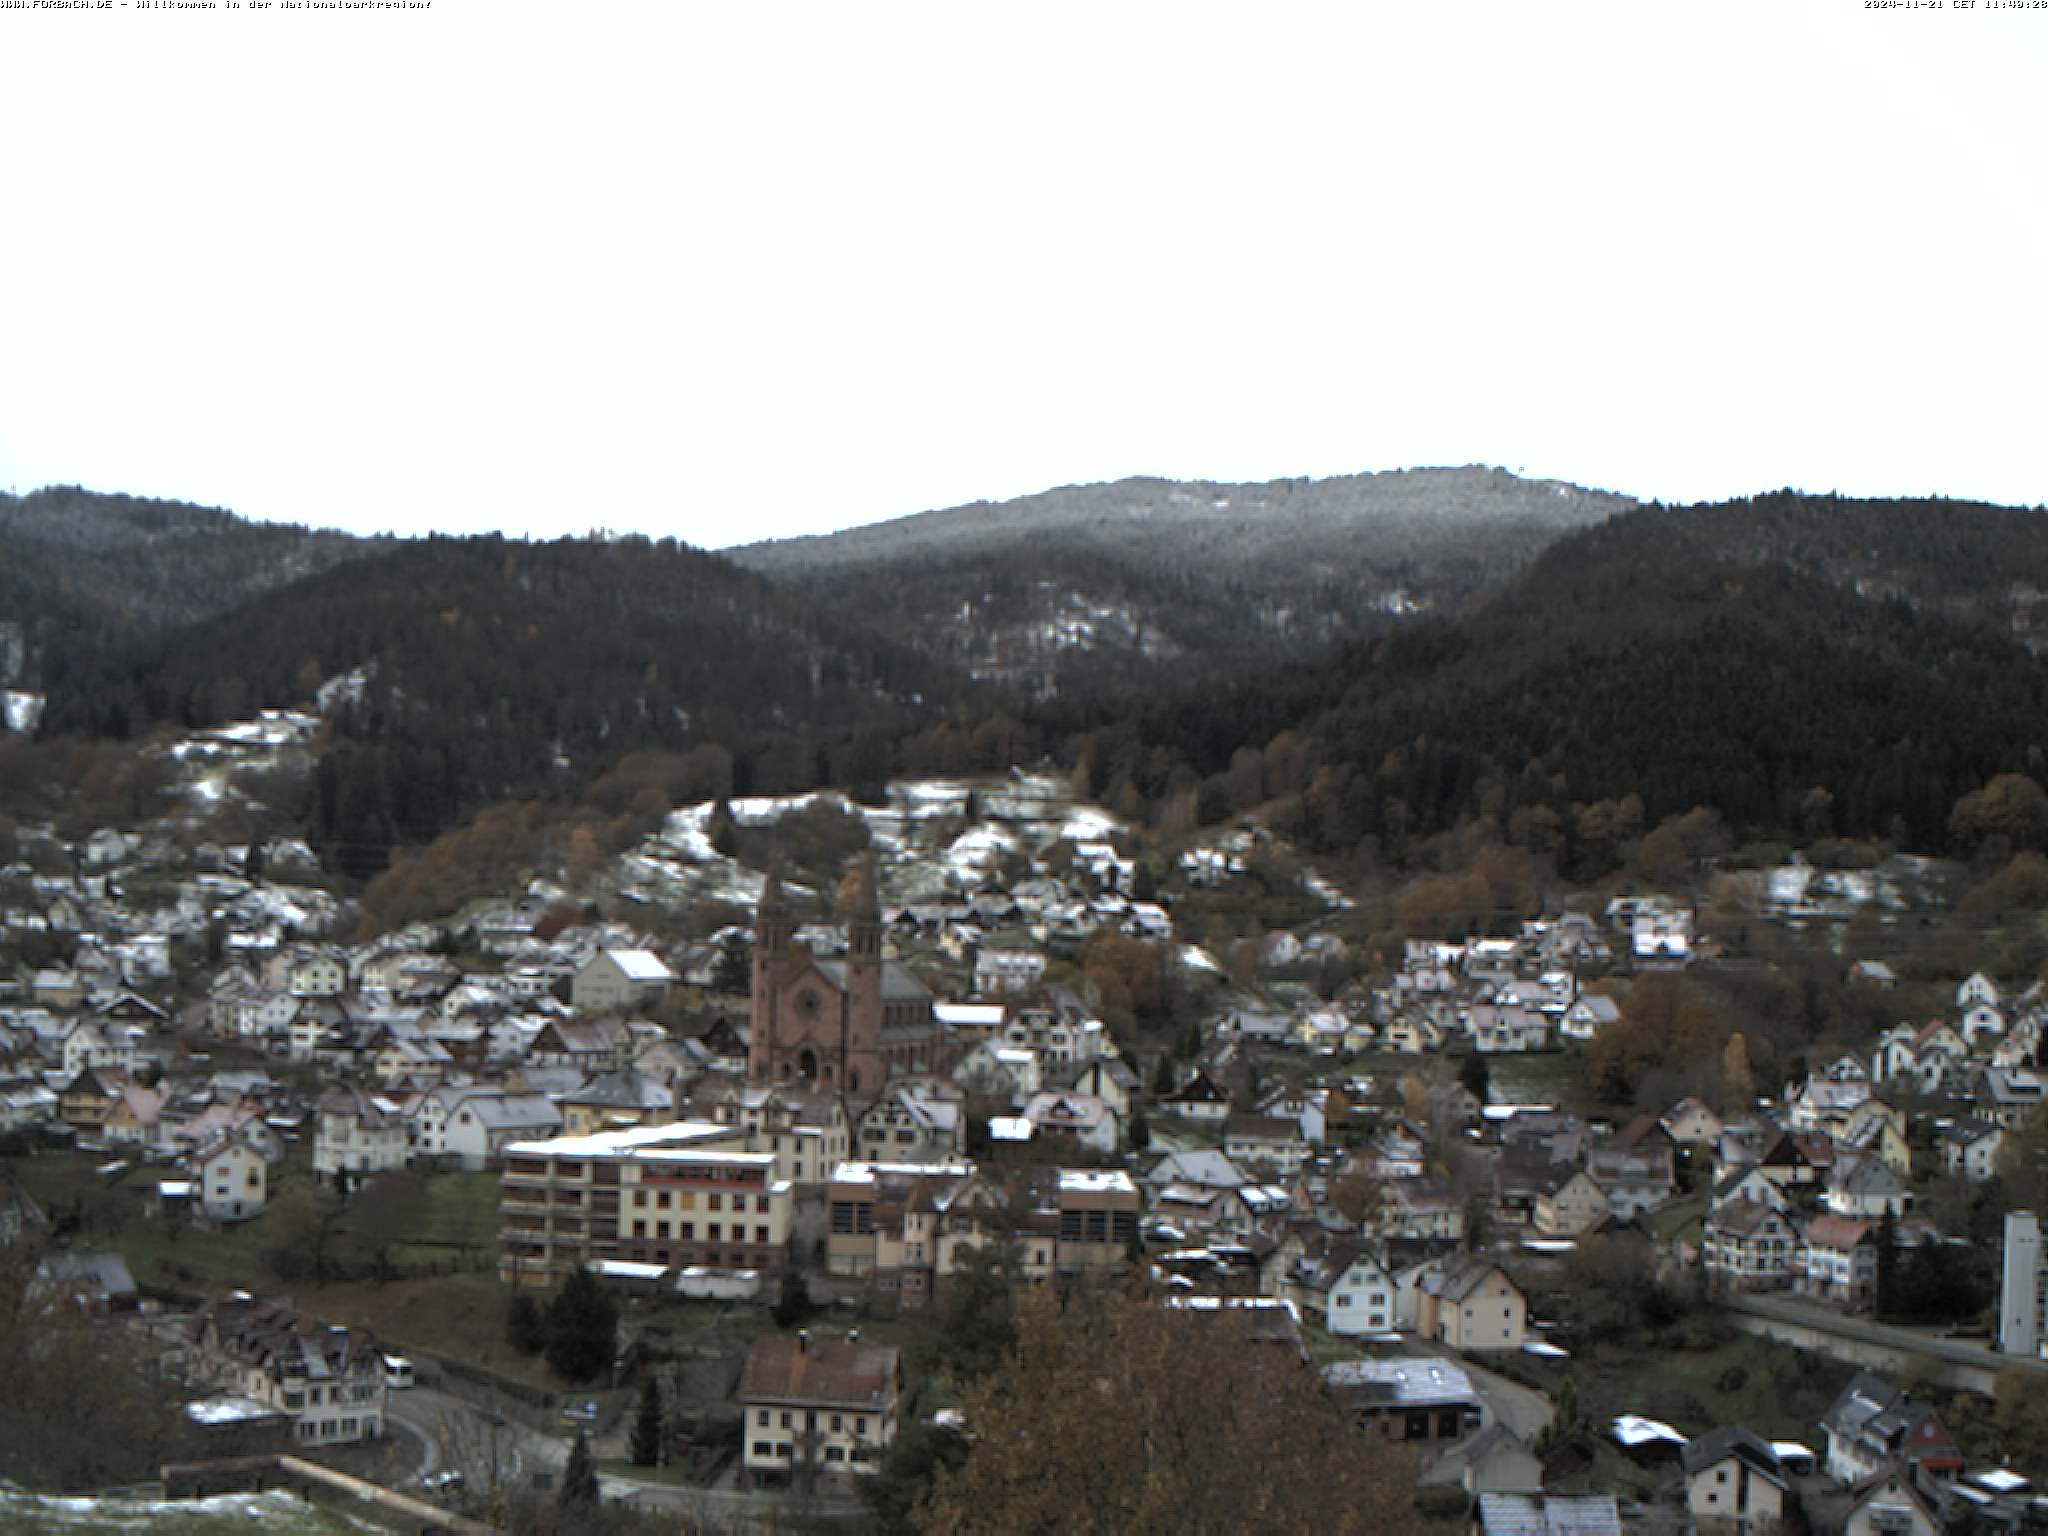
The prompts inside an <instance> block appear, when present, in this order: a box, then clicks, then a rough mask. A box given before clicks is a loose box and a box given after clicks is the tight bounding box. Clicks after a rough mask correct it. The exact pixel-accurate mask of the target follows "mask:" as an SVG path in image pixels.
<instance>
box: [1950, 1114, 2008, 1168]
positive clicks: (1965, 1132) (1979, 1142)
mask: <svg viewBox="0 0 2048 1536" xmlns="http://www.w3.org/2000/svg"><path fill="white" fill-rule="evenodd" d="M2004 1139H2005V1128H2004V1127H2003V1126H2001V1125H1999V1124H1998V1123H1997V1122H1996V1121H1994V1120H1980V1119H1977V1118H1976V1117H1975V1116H1972V1117H1971V1118H1969V1119H1966V1120H1956V1121H1952V1122H1950V1123H1949V1124H1948V1125H1945V1126H1942V1127H1941V1129H1940V1131H1939V1132H1938V1133H1937V1135H1936V1140H1937V1142H1938V1144H1939V1145H1940V1147H1941V1167H1942V1171H1943V1172H1944V1173H1946V1174H1947V1175H1948V1176H1949V1177H1950V1178H1952V1179H1961V1180H1962V1181H1963V1182H1964V1183H1966V1184H1982V1183H1984V1182H1986V1181H1987V1180H1989V1179H1990V1178H1992V1177H1993V1176H1994V1175H1995V1174H1996V1173H1997V1172H1998V1149H1999V1147H2000V1145H2001V1144H2002V1143H2003V1142H2004Z"/></svg>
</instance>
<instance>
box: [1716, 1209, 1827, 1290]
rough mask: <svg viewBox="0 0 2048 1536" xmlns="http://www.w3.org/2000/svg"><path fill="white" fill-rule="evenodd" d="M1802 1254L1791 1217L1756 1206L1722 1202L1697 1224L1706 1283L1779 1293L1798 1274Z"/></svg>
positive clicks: (1778, 1211) (1736, 1288)
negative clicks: (1699, 1225) (1700, 1226)
mask: <svg viewBox="0 0 2048 1536" xmlns="http://www.w3.org/2000/svg"><path fill="white" fill-rule="evenodd" d="M1802 1252H1803V1250H1802V1248H1801V1246H1800V1237H1799V1230H1798V1228H1796V1227H1794V1226H1793V1225H1792V1221H1791V1218H1790V1217H1788V1216H1787V1215H1786V1214H1785V1213H1784V1212H1783V1211H1780V1210H1777V1209H1775V1208H1773V1207H1771V1206H1769V1205H1765V1204H1763V1203H1761V1202H1759V1201H1755V1200H1729V1201H1726V1202H1724V1203H1723V1204H1720V1205H1717V1206H1715V1207H1714V1208H1713V1209H1712V1210H1710V1211H1708V1212H1707V1215H1706V1219H1705V1221H1704V1222H1703V1223H1702V1230H1701V1249H1700V1262H1701V1264H1702V1265H1703V1267H1704V1268H1705V1270H1706V1273H1707V1279H1708V1282H1709V1283H1710V1284H1719V1285H1724V1286H1727V1287H1729V1288H1730V1289H1733V1290H1741V1291H1753V1290H1776V1289H1779V1288H1781V1287H1783V1286H1785V1285H1788V1284H1790V1283H1791V1281H1792V1279H1793V1277H1794V1276H1795V1275H1797V1274H1798V1273H1800V1271H1801V1268H1802Z"/></svg>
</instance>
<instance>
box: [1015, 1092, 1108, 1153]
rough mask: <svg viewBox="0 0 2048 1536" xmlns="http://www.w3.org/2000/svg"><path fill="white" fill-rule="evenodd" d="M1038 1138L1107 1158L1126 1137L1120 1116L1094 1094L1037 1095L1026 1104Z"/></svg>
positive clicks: (1025, 1111) (1051, 1093)
mask: <svg viewBox="0 0 2048 1536" xmlns="http://www.w3.org/2000/svg"><path fill="white" fill-rule="evenodd" d="M1024 1119H1026V1120H1027V1121H1029V1122H1030V1124H1031V1127H1032V1130H1033V1133H1034V1135H1036V1136H1037V1137H1039V1138H1041V1139H1043V1138H1046V1137H1051V1138H1052V1139H1053V1140H1054V1141H1056V1142H1058V1143H1063V1144H1066V1145H1069V1146H1073V1147H1078V1148H1080V1149H1082V1150H1084V1151H1089V1152H1099V1153H1102V1154H1104V1155H1109V1154H1111V1153H1114V1152H1115V1151H1116V1149H1117V1143H1118V1141H1119V1140H1120V1139H1121V1137H1122V1126H1121V1124H1120V1123H1119V1121H1118V1120H1117V1117H1116V1112H1115V1111H1114V1110H1112V1109H1111V1108H1110V1107H1109V1106H1108V1105H1107V1104H1105V1103H1103V1102H1102V1100H1100V1099H1098V1098H1096V1097H1095V1096H1094V1095H1093V1094H1090V1093H1060V1092H1041V1093H1034V1094H1033V1095H1032V1096H1031V1097H1030V1098H1029V1099H1028V1100H1026V1101H1025V1104H1024Z"/></svg>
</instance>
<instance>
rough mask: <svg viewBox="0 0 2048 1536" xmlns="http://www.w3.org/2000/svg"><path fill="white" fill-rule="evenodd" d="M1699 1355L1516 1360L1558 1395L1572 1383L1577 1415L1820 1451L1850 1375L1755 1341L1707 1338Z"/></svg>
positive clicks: (1638, 1353)
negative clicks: (1630, 1418) (1742, 1434)
mask: <svg viewBox="0 0 2048 1536" xmlns="http://www.w3.org/2000/svg"><path fill="white" fill-rule="evenodd" d="M1711 1336H1712V1337H1713V1338H1714V1340H1715V1342H1713V1343H1712V1344H1711V1346H1710V1347H1707V1348H1700V1349H1681V1348H1668V1347H1662V1346H1659V1345H1645V1346H1643V1347H1641V1348H1621V1347H1618V1346H1615V1345H1612V1344H1605V1343H1595V1344H1592V1345H1589V1346H1584V1347H1582V1348H1581V1350H1580V1352H1579V1354H1578V1355H1577V1356H1576V1357H1575V1358H1574V1359H1572V1360H1570V1361H1564V1362H1558V1363H1556V1364H1541V1363H1538V1362H1536V1361H1534V1360H1533V1359H1518V1360H1517V1362H1516V1365H1517V1368H1518V1370H1519V1371H1520V1372H1521V1373H1522V1374H1526V1375H1529V1376H1531V1377H1532V1378H1534V1379H1536V1380H1537V1381H1539V1382H1540V1383H1541V1385H1542V1387H1543V1390H1545V1391H1546V1392H1548V1393H1549V1394H1550V1395H1551V1396H1552V1397H1555V1396H1556V1395H1557V1392H1558V1390H1559V1388H1561V1387H1562V1386H1563V1385H1564V1383H1565V1381H1566V1380H1570V1381H1571V1382H1572V1384H1573V1387H1574V1389H1575V1390H1576V1392H1577V1393H1578V1399H1579V1410H1580V1413H1581V1414H1582V1415H1583V1416H1584V1418H1585V1419H1587V1420H1588V1421H1589V1422H1591V1423H1593V1424H1596V1425H1598V1424H1605V1423H1606V1422H1607V1421H1609V1420H1611V1419H1613V1418H1615V1417H1617V1416H1618V1415H1620V1414H1624V1413H1634V1414H1641V1415H1642V1416H1643V1417H1645V1418H1651V1419H1661V1420H1663V1421H1664V1422H1665V1423H1668V1424H1671V1425H1673V1426H1675V1427H1676V1428H1677V1429H1679V1430H1680V1431H1682V1432H1683V1433H1685V1434H1688V1435H1696V1434H1699V1433H1701V1432H1703V1431H1705V1430H1708V1429H1712V1428H1714V1427H1715V1426H1717V1425H1722V1424H1739V1425H1741V1426H1743V1427H1744V1428H1746V1429H1750V1430H1753V1431H1755V1432H1756V1433H1757V1434H1759V1435H1762V1436H1763V1437H1764V1438H1765V1439H1769V1440H1802V1441H1805V1442H1806V1443H1807V1444H1808V1445H1812V1444H1813V1443H1814V1437H1815V1436H1816V1435H1818V1434H1819V1429H1818V1428H1817V1424H1818V1421H1819V1419H1820V1416H1821V1414H1822V1413H1823V1412H1825V1411H1826V1409H1827V1407H1828V1405H1829V1404H1830V1403H1832V1402H1833V1401H1834V1399H1835V1397H1836V1395H1837V1394H1838V1393H1839V1392H1840V1391H1841V1389H1842V1388H1843V1387H1844V1386H1846V1385H1847V1384H1848V1381H1849V1378H1850V1376H1851V1375H1853V1374H1854V1370H1853V1368H1852V1367H1850V1366H1847V1365H1843V1364H1841V1363H1840V1362H1838V1361H1833V1360H1828V1359H1825V1358H1823V1357H1821V1356H1818V1355H1809V1354H1805V1353H1803V1352H1801V1351H1799V1350H1796V1349H1791V1348H1788V1347H1786V1346H1785V1345H1782V1344H1776V1343H1771V1342H1768V1341H1766V1340H1763V1339H1759V1338H1756V1337H1754V1336H1753V1335H1750V1334H1727V1333H1721V1332H1716V1333H1715V1334H1713V1335H1711Z"/></svg>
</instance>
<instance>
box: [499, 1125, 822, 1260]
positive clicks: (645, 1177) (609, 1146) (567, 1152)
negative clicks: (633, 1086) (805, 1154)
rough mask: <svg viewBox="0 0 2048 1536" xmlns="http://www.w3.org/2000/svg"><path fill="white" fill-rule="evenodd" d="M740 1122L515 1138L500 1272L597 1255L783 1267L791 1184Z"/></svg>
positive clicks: (502, 1212) (503, 1210) (502, 1217)
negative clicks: (751, 1144) (751, 1143)
mask: <svg viewBox="0 0 2048 1536" xmlns="http://www.w3.org/2000/svg"><path fill="white" fill-rule="evenodd" d="M746 1142H747V1133H746V1132H745V1131H744V1130H743V1129H742V1128H740V1127H737V1126H730V1125H708V1124H703V1123H698V1122H683V1123H680V1124H676V1125H659V1126H636V1127H634V1128H632V1129H630V1130H624V1131H607V1132H604V1133H602V1134H600V1135H595V1136H561V1137H556V1138H554V1139H552V1140H548V1141H520V1142H514V1143H512V1144H511V1145H510V1146H508V1147H507V1148H506V1149H505V1163H504V1173H503V1176H502V1178H501V1180H500V1182H499V1186H498V1217H499V1224H498V1244H499V1249H498V1273H499V1275H500V1277H501V1278H503V1279H505V1280H507V1281H509V1282H512V1283H514V1284H523V1285H543V1286H544V1285H552V1284H554V1283H555V1281H556V1280H558V1279H559V1278H560V1277H561V1276H563V1275H565V1274H567V1273H568V1272H569V1271H570V1270H572V1269H574V1268H576V1267H577V1266H578V1265H585V1264H594V1263H596V1262H598V1261H600V1260H608V1259H609V1260H624V1261H626V1262H628V1263H635V1264H660V1265H665V1266H669V1267H681V1266H685V1265H694V1266H708V1267H710V1268H728V1269H779V1268H780V1267H781V1266H782V1264H783V1263H784V1261H785V1258H786V1256H787V1251H788V1247H789V1233H790V1213H791V1205H792V1202H793V1191H792V1187H791V1185H790V1182H789V1181H788V1180H787V1179H785V1178H782V1177H780V1176H779V1175H778V1172H777V1160H776V1157H775V1155H774V1154H773V1153H769V1152H749V1151H747V1150H745V1148H746Z"/></svg>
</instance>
